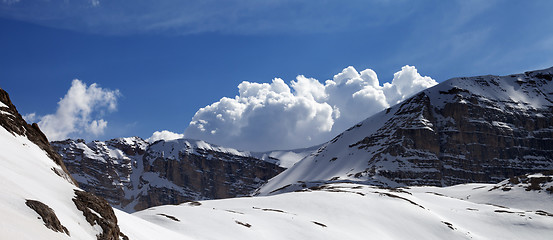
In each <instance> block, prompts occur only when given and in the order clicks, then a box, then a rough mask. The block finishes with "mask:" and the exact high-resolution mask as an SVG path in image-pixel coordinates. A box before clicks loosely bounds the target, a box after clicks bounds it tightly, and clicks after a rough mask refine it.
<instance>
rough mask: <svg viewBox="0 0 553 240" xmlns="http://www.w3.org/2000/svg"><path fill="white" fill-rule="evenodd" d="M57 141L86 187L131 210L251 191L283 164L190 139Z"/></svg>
mask: <svg viewBox="0 0 553 240" xmlns="http://www.w3.org/2000/svg"><path fill="white" fill-rule="evenodd" d="M52 145H53V146H54V148H55V149H56V150H57V151H58V152H59V153H60V155H61V156H62V157H63V159H64V162H65V164H66V165H67V168H68V169H69V172H71V173H72V175H73V177H74V178H75V179H76V180H77V182H79V184H80V186H81V187H82V188H83V189H85V190H86V191H88V192H92V193H95V194H97V195H99V196H102V197H104V198H106V199H107V200H108V201H109V202H110V203H111V204H112V206H115V207H117V208H119V209H123V210H125V211H127V212H133V211H137V210H142V209H145V208H149V207H152V206H158V205H165V204H178V203H182V202H186V201H196V200H204V199H220V198H230V197H237V196H247V195H250V194H251V193H252V192H253V191H254V190H255V189H257V188H258V187H260V186H261V185H262V184H263V183H265V182H266V181H267V180H268V179H270V178H271V177H274V176H275V175H277V174H278V173H280V172H281V171H282V170H283V168H281V167H279V166H278V165H277V163H278V161H277V160H276V159H270V160H271V161H264V160H260V159H258V158H256V157H253V155H252V154H250V153H249V152H242V151H238V150H235V149H231V148H224V147H219V146H214V145H210V144H208V143H206V142H203V141H196V140H187V139H179V140H172V141H163V140H162V141H157V142H155V143H148V142H146V141H144V140H143V139H141V138H138V137H131V138H118V139H112V140H109V141H105V142H101V141H93V142H90V143H85V142H84V140H71V139H68V140H65V141H58V142H52Z"/></svg>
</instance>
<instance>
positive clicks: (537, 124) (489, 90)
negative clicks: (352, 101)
mask: <svg viewBox="0 0 553 240" xmlns="http://www.w3.org/2000/svg"><path fill="white" fill-rule="evenodd" d="M552 76H553V68H548V69H544V70H536V71H530V72H526V73H523V74H511V75H507V76H493V75H486V76H476V77H463V78H453V79H450V80H447V81H444V82H442V83H440V84H438V85H436V86H434V87H432V88H429V89H426V90H424V91H422V92H420V93H418V94H416V95H414V96H412V97H411V98H409V99H407V100H405V101H404V102H401V103H399V104H397V105H394V106H392V107H390V108H388V109H386V110H383V111H382V112H379V113H377V114H375V115H373V116H371V117H369V118H367V119H365V120H364V121H361V122H360V123H359V124H357V125H355V126H353V127H352V128H350V129H348V130H346V131H345V132H343V133H342V134H340V135H338V136H337V137H335V138H334V139H332V140H331V141H329V142H327V143H326V144H324V145H323V146H322V147H321V148H319V149H318V150H317V152H316V153H313V154H311V155H310V156H308V157H306V158H304V159H303V160H302V161H300V162H298V163H297V164H296V165H294V166H293V167H291V168H289V169H287V170H286V171H284V172H283V173H282V174H280V175H278V176H276V177H275V178H273V179H271V180H270V181H269V182H268V183H267V184H266V185H264V186H263V187H262V188H261V189H260V190H259V191H258V193H259V194H271V193H276V192H282V191H294V190H298V189H302V188H305V187H306V186H310V185H316V184H321V183H325V182H333V181H338V182H340V181H353V182H366V183H371V184H376V185H380V186H389V187H398V186H408V185H434V186H448V185H454V184H459V183H467V182H490V183H491V182H498V181H501V180H502V179H504V178H508V177H511V176H515V175H520V174H525V173H531V172H538V171H544V170H549V169H551V168H553V162H552V161H553V160H552V159H553V122H552V120H551V119H553V114H552V112H553V111H552V109H553V84H552Z"/></svg>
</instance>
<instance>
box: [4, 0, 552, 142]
mask: <svg viewBox="0 0 553 240" xmlns="http://www.w3.org/2000/svg"><path fill="white" fill-rule="evenodd" d="M196 2H198V1H177V0H163V1H149V0H138V1H132V3H129V1H102V0H93V1H90V0H87V1H76V0H73V1H63V0H50V1H43V0H35V1H29V0H1V1H0V30H1V33H2V34H0V87H2V88H3V89H5V90H7V91H8V92H9V93H10V95H11V97H12V100H13V101H14V102H15V103H16V105H17V106H18V109H19V111H20V112H21V113H22V114H31V113H35V115H36V116H37V117H36V119H35V120H36V121H39V120H40V119H41V117H43V116H47V115H55V113H56V112H57V111H58V102H59V101H60V99H61V98H64V96H66V94H67V93H68V90H69V89H70V87H72V86H73V85H72V84H73V79H79V80H80V81H82V83H84V84H86V86H90V85H91V84H94V83H96V85H95V87H97V88H94V89H101V90H102V91H108V92H109V91H112V93H115V92H114V91H115V90H118V92H117V93H115V98H116V101H115V102H113V103H116V108H110V107H108V106H109V104H102V103H101V102H102V101H111V100H106V99H104V98H102V97H101V96H98V99H96V100H95V101H91V102H87V103H86V104H95V105H89V106H88V107H90V109H89V110H90V111H89V112H87V115H86V116H84V117H82V116H81V117H82V118H84V119H81V120H83V121H85V122H86V123H87V124H88V123H91V122H92V121H93V120H99V119H102V120H104V121H105V122H106V123H107V126H106V127H105V128H104V129H103V131H87V130H82V129H84V128H87V127H86V126H89V125H86V124H85V125H78V124H77V125H75V126H74V128H72V129H73V130H74V131H73V132H71V131H70V132H68V133H67V134H65V135H66V136H67V137H73V138H76V137H81V138H86V139H87V140H92V139H109V138H114V137H122V136H134V135H137V136H140V137H143V138H148V137H150V136H151V135H152V133H153V132H154V131H160V130H169V131H171V132H175V133H184V132H185V129H187V127H188V126H189V123H190V122H191V121H192V120H195V121H196V122H198V120H201V119H200V118H201V117H206V118H208V117H209V116H208V115H207V113H206V114H205V115H201V116H200V115H198V116H197V118H195V119H193V117H194V114H195V113H196V112H198V110H199V109H200V108H203V107H206V106H211V105H212V104H214V103H217V102H220V101H221V99H222V98H223V97H228V98H235V96H238V95H240V94H239V89H238V86H239V84H240V83H241V82H243V81H248V82H250V83H269V84H270V83H272V82H273V79H274V78H281V79H282V80H283V81H284V83H286V84H288V85H289V86H290V87H291V81H298V80H297V79H296V77H297V76H298V75H304V76H305V77H307V78H314V79H317V80H318V81H319V82H320V83H321V84H323V85H324V84H325V81H326V80H332V79H333V77H334V75H336V74H338V73H340V72H342V71H343V70H344V69H345V68H347V67H348V66H353V67H354V68H355V69H356V70H357V71H358V72H359V73H360V72H361V71H363V70H365V69H372V70H374V72H376V74H377V75H378V80H379V83H380V85H381V86H383V84H384V82H391V81H392V79H394V73H396V72H399V71H400V70H402V67H403V66H405V65H410V66H414V67H415V68H416V70H418V73H419V74H420V75H421V77H423V76H428V77H430V78H432V79H434V80H436V81H437V82H441V81H444V80H446V79H448V78H451V77H457V76H472V75H481V74H499V75H501V74H510V73H517V72H523V71H526V70H534V69H540V68H547V67H551V66H553V58H551V56H553V31H552V30H551V29H553V15H552V14H550V13H551V9H553V2H551V1H514V0H513V1H509V0H505V1H461V0H459V1H431V0H426V1H424V0H423V1H401V0H400V1H386V0H374V1H332V0H325V1H293V0H289V1H281V0H270V1H253V0H251V1H247V0H243V1H202V2H201V3H196ZM411 73H412V72H411ZM412 76H415V77H417V76H418V75H412ZM353 78H355V77H353ZM242 86H244V85H242ZM274 86H276V85H274ZM313 86H314V85H313ZM98 91H100V90H98ZM291 91H292V92H291V93H292V95H294V96H296V97H297V96H299V95H298V94H297V92H296V91H298V89H296V88H292V90H291ZM324 91H326V94H329V92H328V91H330V90H328V89H326V90H324ZM406 94H407V93H406ZM102 96H104V97H105V96H107V95H102ZM310 98H312V96H310ZM329 98H331V97H328V96H327V98H325V99H326V100H318V99H315V101H318V102H317V103H320V102H321V101H327V100H328V99H329ZM68 99H69V98H68ZM102 99H103V100H102ZM296 100H297V99H296ZM296 100H294V101H296ZM67 101H69V100H67ZM67 101H66V102H67ZM110 103H111V102H110ZM294 104H296V102H294ZM298 104H303V103H302V102H301V101H300V103H298ZM367 104H368V105H367V106H369V105H370V104H371V102H367ZM383 104H384V105H382V104H381V105H378V104H376V105H378V107H380V108H382V107H386V106H387V104H388V105H389V104H390V103H389V102H385V103H383ZM376 105H375V106H376ZM60 106H61V105H60ZM64 106H65V105H64ZM72 106H76V105H72ZM248 106H249V105H248ZM264 106H265V105H264ZM267 106H268V105H267ZM317 106H319V105H317ZM329 106H330V107H333V106H334V105H332V104H329ZM371 106H372V105H371ZM319 107H320V106H319ZM323 107H328V106H326V105H325V106H323ZM378 107H375V108H374V109H372V108H371V109H369V110H367V111H366V112H364V111H363V109H359V111H358V112H359V114H358V115H359V116H358V118H359V119H358V120H355V119H351V120H348V121H347V122H344V123H343V124H349V123H351V122H355V121H360V120H362V119H364V118H365V117H367V115H370V114H372V113H373V112H374V111H377V110H378V109H380V108H378ZM267 109H270V108H267ZM274 109H275V110H267V111H268V112H269V113H274V114H275V115H279V112H278V111H279V110H278V109H279V108H276V107H275V108H274ZM318 109H319V110H320V109H321V108H318ZM365 109H367V108H365ZM319 110H317V111H319ZM76 111H77V110H76ZM79 111H80V110H79ZM213 111H224V109H221V108H220V107H218V108H216V109H215V108H214V109H213ZM274 111H276V112H274ZM301 111H304V110H301ZM301 111H300V110H298V112H301ZM321 111H322V112H324V113H325V114H326V113H327V112H325V111H326V110H325V111H323V110H321ZM342 112H344V111H342ZM215 113H216V112H215ZM262 113H266V112H259V113H255V114H262ZM319 113H320V112H317V114H319ZM76 114H82V111H81V112H78V113H76ZM287 114H293V113H290V112H289V113H287ZM317 114H316V115H317ZM328 114H331V115H332V116H331V117H330V118H331V119H330V120H332V121H333V122H334V123H335V124H336V125H335V126H337V125H338V123H337V122H338V120H337V118H336V116H335V114H336V113H335V112H329V113H328ZM328 114H327V115H328ZM212 115H213V116H216V114H212ZM327 115H324V116H325V117H327V119H328V116H330V115H328V116H327ZM317 116H319V115H317ZM321 116H323V115H321ZM342 117H343V116H342ZM253 119H254V118H251V119H250V118H248V119H245V118H243V119H242V120H244V121H243V122H247V124H250V125H255V124H257V125H256V126H255V127H251V126H250V127H251V129H250V130H248V131H252V132H249V133H247V134H242V133H240V134H237V133H228V134H227V135H225V137H220V136H215V135H214V137H213V138H214V139H213V138H209V137H206V139H208V140H212V141H217V139H223V138H224V139H227V140H225V141H221V142H216V143H218V144H221V145H232V143H233V142H240V141H242V140H244V139H245V138H248V137H249V138H251V136H252V135H255V134H256V133H257V132H259V128H267V127H270V125H263V124H262V123H259V121H257V122H254V121H253ZM255 119H262V118H255ZM286 119H289V117H287V118H286ZM207 120H209V119H206V121H207ZM246 120H247V121H246ZM227 122H228V121H227ZM97 123H98V122H97ZM240 124H243V123H240ZM291 124H294V123H291ZM210 126H211V125H209V124H205V126H204V127H210ZM232 126H233V125H225V126H222V125H219V126H215V125H214V126H211V127H219V128H218V130H217V132H218V133H220V132H223V131H228V129H223V128H229V127H232ZM298 126H299V125H298ZM242 127H244V126H242ZM331 127H332V126H331ZM79 128H82V129H79ZM256 128H257V130H256ZM87 129H88V128H87ZM214 129H215V128H214ZM296 130H297V129H296ZM305 130H306V131H308V130H309V129H305ZM327 130H328V129H327ZM327 130H324V129H322V130H321V129H319V130H318V131H323V132H325V134H323V135H320V136H319V135H317V136H316V137H313V139H311V140H306V141H304V142H305V144H299V143H294V146H296V145H297V146H298V147H303V145H309V144H315V143H320V142H322V141H323V139H325V138H328V137H329V136H332V135H333V134H336V133H338V132H339V131H341V130H342V129H341V128H340V129H338V127H334V129H333V130H332V131H330V130H329V131H327ZM210 131H211V130H210V129H207V131H206V132H210ZM244 131H246V130H244ZM187 132H190V133H189V134H190V136H191V137H194V138H203V137H202V135H201V134H200V133H199V132H198V131H196V133H193V132H194V131H187ZM277 132H278V131H277ZM187 134H188V133H187ZM260 134H266V135H262V136H261V137H260V138H259V139H256V140H255V141H256V142H259V141H260V139H264V138H265V139H269V138H271V137H272V136H273V135H271V134H274V133H271V132H267V131H266V132H263V131H261V133H260ZM233 136H235V137H236V138H234V139H233V138H232V137H233ZM293 137H294V136H291V138H293ZM228 139H233V140H228ZM327 140H328V139H327ZM244 141H245V140H244ZM279 141H287V140H286V138H282V139H281V140H279ZM279 141H275V142H272V143H270V144H267V145H259V146H254V145H251V146H252V147H251V148H252V149H256V150H263V149H270V148H288V147H291V146H289V145H286V144H279ZM248 144H250V143H248ZM248 144H245V145H236V147H241V148H244V149H247V148H248V146H250V145H248ZM251 144H254V143H251ZM247 150H249V149H247Z"/></svg>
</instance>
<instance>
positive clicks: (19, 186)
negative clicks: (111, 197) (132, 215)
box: [0, 89, 127, 239]
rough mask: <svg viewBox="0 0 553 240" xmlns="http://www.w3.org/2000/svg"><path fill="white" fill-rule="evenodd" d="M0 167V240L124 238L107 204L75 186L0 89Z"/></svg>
mask: <svg viewBox="0 0 553 240" xmlns="http://www.w3.org/2000/svg"><path fill="white" fill-rule="evenodd" d="M0 166H1V169H2V170H1V171H0V183H1V184H0V193H1V194H0V239H68V238H74V239H127V237H126V236H125V235H124V234H123V233H122V232H121V231H120V229H119V226H118V224H117V218H116V216H115V213H114V211H113V210H112V208H111V207H110V206H109V204H108V203H107V202H106V201H105V200H103V199H101V198H98V197H97V196H95V195H93V194H90V193H87V192H84V191H82V190H81V189H79V188H78V187H77V186H76V184H75V183H74V181H73V179H72V178H71V177H70V175H69V174H68V173H67V170H66V168H65V166H64V164H63V162H62V161H61V158H60V156H59V155H57V153H55V151H54V150H53V149H52V147H51V146H50V145H49V144H48V140H47V139H46V137H45V136H44V134H43V133H42V132H41V131H40V129H39V128H38V126H37V125H36V124H33V125H29V124H27V123H26V122H25V121H24V120H23V118H22V117H21V115H20V114H19V113H18V112H17V109H16V108H15V106H14V105H13V104H12V103H11V101H10V99H9V96H8V94H7V93H6V92H5V91H4V90H2V89H0Z"/></svg>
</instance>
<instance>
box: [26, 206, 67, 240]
mask: <svg viewBox="0 0 553 240" xmlns="http://www.w3.org/2000/svg"><path fill="white" fill-rule="evenodd" d="M25 205H27V206H28V207H29V208H31V209H33V210H35V212H36V213H38V215H39V216H40V218H42V221H43V222H44V225H45V226H46V227H47V228H49V229H52V231H54V232H62V233H65V234H67V236H71V235H70V234H69V231H68V230H67V228H66V227H65V226H63V225H62V224H61V223H60V220H59V219H58V216H56V213H55V212H54V210H52V208H50V207H48V205H46V204H44V203H42V202H40V201H36V200H29V199H27V201H25Z"/></svg>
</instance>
